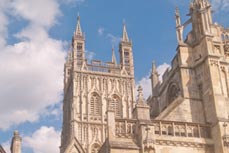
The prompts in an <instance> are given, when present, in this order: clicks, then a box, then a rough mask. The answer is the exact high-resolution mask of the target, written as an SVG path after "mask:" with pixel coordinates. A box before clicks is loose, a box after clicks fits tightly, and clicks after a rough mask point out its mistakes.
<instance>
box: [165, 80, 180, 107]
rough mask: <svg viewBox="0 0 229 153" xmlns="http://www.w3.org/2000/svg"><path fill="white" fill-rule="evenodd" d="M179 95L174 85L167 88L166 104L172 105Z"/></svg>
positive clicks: (178, 90)
mask: <svg viewBox="0 0 229 153" xmlns="http://www.w3.org/2000/svg"><path fill="white" fill-rule="evenodd" d="M179 94H180V89H179V88H178V86H177V85H176V84H175V83H172V84H171V85H170V86H169V88H168V104H170V103H172V102H173V101H174V100H175V99H176V98H177V97H178V96H179Z"/></svg>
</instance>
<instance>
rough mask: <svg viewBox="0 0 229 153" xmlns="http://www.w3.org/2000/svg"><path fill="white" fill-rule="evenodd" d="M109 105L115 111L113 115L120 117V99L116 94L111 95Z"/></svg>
mask: <svg viewBox="0 0 229 153" xmlns="http://www.w3.org/2000/svg"><path fill="white" fill-rule="evenodd" d="M109 107H110V108H111V109H112V110H113V111H114V112H115V117H121V113H122V110H121V109H122V108H121V99H120V98H119V97H118V96H117V95H113V96H112V99H111V101H110V104H109Z"/></svg>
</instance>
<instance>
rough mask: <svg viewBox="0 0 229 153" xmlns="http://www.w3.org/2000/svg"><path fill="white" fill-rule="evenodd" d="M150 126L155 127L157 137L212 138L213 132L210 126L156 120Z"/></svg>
mask: <svg viewBox="0 0 229 153" xmlns="http://www.w3.org/2000/svg"><path fill="white" fill-rule="evenodd" d="M149 126H153V129H154V134H155V135H167V136H176V137H195V138H211V132H210V131H211V130H210V126H209V125H202V124H197V123H185V122H171V121H155V120H154V121H153V123H152V124H150V125H149Z"/></svg>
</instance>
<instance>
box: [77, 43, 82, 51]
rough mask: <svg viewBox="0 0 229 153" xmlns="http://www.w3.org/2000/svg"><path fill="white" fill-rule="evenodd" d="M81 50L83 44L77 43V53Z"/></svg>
mask: <svg viewBox="0 0 229 153" xmlns="http://www.w3.org/2000/svg"><path fill="white" fill-rule="evenodd" d="M81 50H83V44H82V43H77V51H81Z"/></svg>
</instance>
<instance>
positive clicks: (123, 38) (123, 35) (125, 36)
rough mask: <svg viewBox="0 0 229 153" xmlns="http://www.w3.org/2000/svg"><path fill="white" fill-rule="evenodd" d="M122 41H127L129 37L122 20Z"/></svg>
mask: <svg viewBox="0 0 229 153" xmlns="http://www.w3.org/2000/svg"><path fill="white" fill-rule="evenodd" d="M122 41H125V42H129V37H128V34H127V30H126V23H125V21H124V22H123V33H122Z"/></svg>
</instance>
